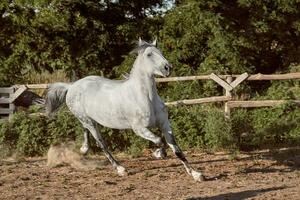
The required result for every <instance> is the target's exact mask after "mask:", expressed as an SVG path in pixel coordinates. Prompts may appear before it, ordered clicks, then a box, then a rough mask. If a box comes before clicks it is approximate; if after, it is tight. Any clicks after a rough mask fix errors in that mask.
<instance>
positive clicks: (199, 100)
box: [165, 96, 231, 106]
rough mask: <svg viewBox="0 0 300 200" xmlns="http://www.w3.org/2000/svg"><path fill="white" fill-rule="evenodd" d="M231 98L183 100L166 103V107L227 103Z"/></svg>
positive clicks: (217, 97)
mask: <svg viewBox="0 0 300 200" xmlns="http://www.w3.org/2000/svg"><path fill="white" fill-rule="evenodd" d="M229 100H231V97H227V96H216V97H207V98H201V99H184V100H179V101H172V102H166V103H165V104H166V105H167V106H178V105H193V104H202V103H213V102H222V101H229Z"/></svg>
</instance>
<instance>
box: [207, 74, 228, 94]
mask: <svg viewBox="0 0 300 200" xmlns="http://www.w3.org/2000/svg"><path fill="white" fill-rule="evenodd" d="M209 77H210V78H211V79H212V80H214V81H215V82H217V83H218V84H219V85H221V86H222V87H223V88H224V89H225V90H226V91H231V90H233V87H231V85H230V84H228V83H227V82H226V81H224V80H222V79H221V78H220V77H218V76H217V75H215V74H214V73H211V74H210V75H209Z"/></svg>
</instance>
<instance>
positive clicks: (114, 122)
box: [46, 39, 204, 181]
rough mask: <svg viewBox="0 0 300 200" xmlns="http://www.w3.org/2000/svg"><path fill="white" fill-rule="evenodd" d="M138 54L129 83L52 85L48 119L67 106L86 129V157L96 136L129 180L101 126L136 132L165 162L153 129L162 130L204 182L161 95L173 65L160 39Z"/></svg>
mask: <svg viewBox="0 0 300 200" xmlns="http://www.w3.org/2000/svg"><path fill="white" fill-rule="evenodd" d="M134 52H136V53H137V54H138V56H137V58H136V60H135V62H134V65H133V68H132V70H131V73H130V74H129V76H128V78H127V79H126V80H110V79H106V78H103V77H99V76H88V77H85V78H83V79H80V80H78V81H76V82H74V83H69V84H68V83H54V84H52V85H50V87H49V90H48V93H47V99H46V107H47V112H48V114H49V113H51V112H53V111H55V110H56V109H57V108H58V107H59V106H60V105H61V104H62V103H64V101H65V102H66V104H67V106H68V108H69V109H70V111H71V112H72V113H73V114H74V115H75V116H76V117H77V118H78V119H79V121H80V122H81V123H82V125H83V127H84V142H83V145H82V147H81V149H80V150H81V152H82V153H86V152H87V151H88V148H89V146H88V133H91V134H92V136H93V137H94V138H95V140H96V142H97V144H98V145H99V146H100V147H101V148H102V150H103V152H104V154H105V155H106V157H107V158H108V160H109V161H110V162H111V164H112V166H113V167H114V168H115V169H116V170H117V172H118V174H119V175H121V176H122V175H126V174H127V172H126V170H125V168H124V167H123V166H121V165H120V164H119V163H118V162H117V161H116V159H115V158H114V157H113V156H112V155H111V153H110V152H109V151H108V149H107V147H106V145H105V142H104V140H103V138H102V136H101V135H100V134H99V132H98V131H97V128H96V124H97V123H98V124H101V125H102V126H106V127H110V128H114V129H132V130H133V131H134V132H135V133H136V134H137V135H139V136H141V137H142V138H145V139H147V140H150V141H152V142H154V143H155V144H156V145H157V146H159V148H158V149H157V150H156V151H155V152H154V153H153V155H154V156H155V157H157V158H164V157H165V156H166V151H165V147H164V145H163V142H162V139H161V138H160V137H158V136H156V135H154V134H153V133H152V132H151V131H150V130H149V129H148V128H150V127H159V128H160V130H161V131H162V132H163V134H164V137H165V139H166V142H167V144H168V145H169V146H170V147H171V149H172V151H173V152H174V153H175V155H176V156H177V157H178V158H179V159H180V160H181V162H182V163H183V165H184V167H185V169H186V171H187V173H188V174H190V175H191V176H192V177H193V178H194V179H195V180H197V181H201V180H203V179H204V177H203V175H202V174H201V173H200V172H197V171H195V170H194V169H192V168H191V167H190V165H189V163H188V161H187V160H186V158H185V156H184V154H183V153H182V151H181V150H180V148H179V147H178V145H177V144H176V142H175V137H174V135H173V133H172V129H171V126H170V122H169V120H168V113H167V109H166V106H165V104H164V102H163V101H162V100H161V99H160V97H159V96H158V93H157V89H156V84H155V80H154V75H159V76H163V77H166V76H168V75H169V74H170V70H171V65H170V64H169V62H168V61H167V60H166V59H165V58H164V56H163V55H162V53H161V51H160V50H159V49H158V48H156V40H155V41H154V42H152V43H147V42H145V41H142V40H141V39H140V40H139V45H138V47H137V48H136V49H135V50H134Z"/></svg>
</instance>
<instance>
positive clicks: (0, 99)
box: [0, 72, 300, 118]
mask: <svg viewBox="0 0 300 200" xmlns="http://www.w3.org/2000/svg"><path fill="white" fill-rule="evenodd" d="M292 79H300V72H299V73H298V72H297V73H288V74H268V75H266V74H255V75H249V74H247V73H244V74H241V75H216V74H214V73H212V74H210V75H201V76H183V77H169V78H156V82H158V83H165V82H178V81H192V80H213V81H215V82H216V83H217V84H219V85H220V86H222V87H223V88H224V91H225V92H224V95H223V96H214V97H206V98H200V99H183V100H178V101H173V102H166V105H167V106H180V105H193V104H202V103H212V102H225V104H224V112H225V116H226V117H228V118H229V117H230V110H231V109H232V108H237V107H244V108H249V107H268V106H276V105H279V104H282V103H284V102H286V101H285V100H258V101H236V100H234V99H235V98H234V96H233V94H232V91H233V90H234V89H235V88H236V87H237V86H238V85H239V84H240V83H242V82H243V81H262V80H292ZM47 88H48V84H27V85H16V86H13V87H10V88H0V95H1V94H4V95H3V96H0V114H12V113H13V112H14V111H15V107H14V104H13V103H14V101H15V100H16V99H17V98H18V97H19V96H20V95H21V94H22V93H23V92H24V91H26V89H47ZM294 102H295V103H297V104H300V100H294Z"/></svg>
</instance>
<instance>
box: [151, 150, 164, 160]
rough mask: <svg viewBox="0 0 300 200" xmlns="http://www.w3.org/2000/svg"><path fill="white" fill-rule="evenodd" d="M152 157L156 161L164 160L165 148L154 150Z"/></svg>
mask: <svg viewBox="0 0 300 200" xmlns="http://www.w3.org/2000/svg"><path fill="white" fill-rule="evenodd" d="M152 155H153V156H154V157H155V158H157V159H164V158H166V157H167V152H166V150H165V148H159V149H156V150H155V151H154V152H153V153H152Z"/></svg>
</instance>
